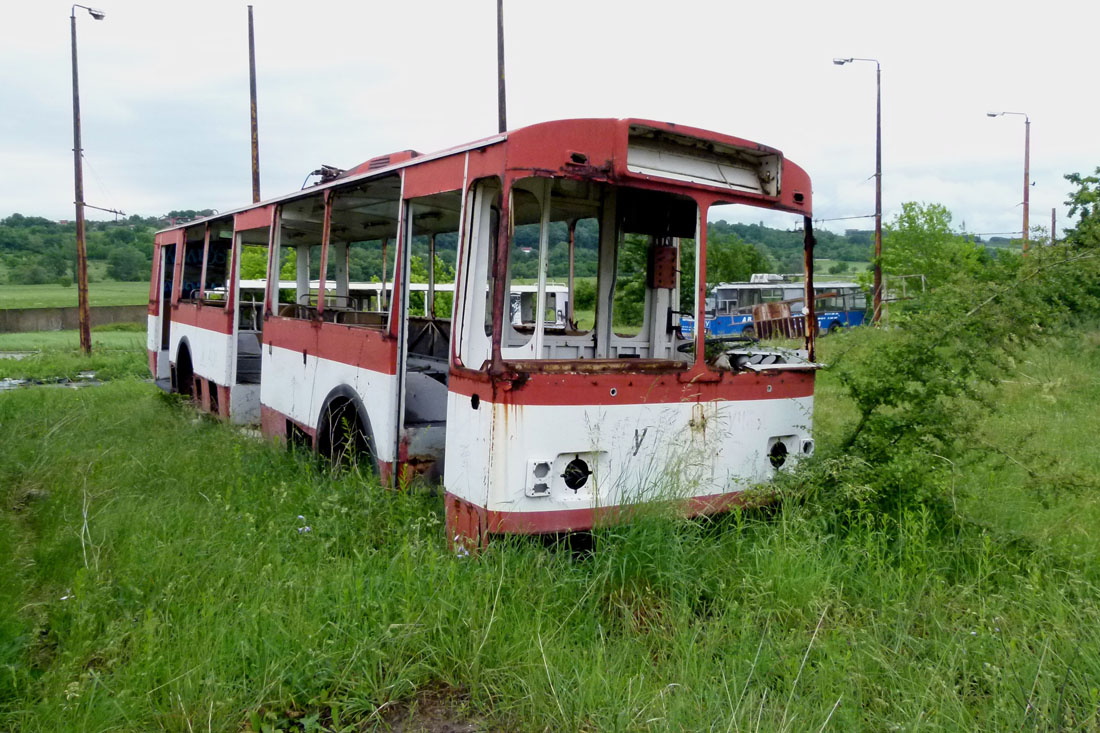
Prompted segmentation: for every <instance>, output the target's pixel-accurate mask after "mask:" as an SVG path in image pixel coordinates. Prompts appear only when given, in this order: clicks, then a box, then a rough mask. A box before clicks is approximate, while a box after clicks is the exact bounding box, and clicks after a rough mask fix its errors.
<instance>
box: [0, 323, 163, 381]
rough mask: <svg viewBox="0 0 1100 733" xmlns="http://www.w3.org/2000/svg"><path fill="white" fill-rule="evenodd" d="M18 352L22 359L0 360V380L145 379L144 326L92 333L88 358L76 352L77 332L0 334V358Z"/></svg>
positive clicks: (121, 326)
mask: <svg viewBox="0 0 1100 733" xmlns="http://www.w3.org/2000/svg"><path fill="white" fill-rule="evenodd" d="M3 352H18V353H21V354H25V356H23V358H20V359H12V358H0V379H4V378H8V379H50V378H54V377H64V378H67V379H76V378H77V375H79V374H80V373H81V372H95V374H96V378H98V379H101V380H104V379H118V378H120V377H128V376H132V377H139V378H144V377H147V376H148V372H149V366H148V361H147V359H146V355H145V326H144V324H113V325H110V326H103V327H99V328H95V329H92V354H91V356H85V355H84V354H83V353H82V352H81V351H80V333H79V332H77V331H38V332H32V333H0V354H2V353H3Z"/></svg>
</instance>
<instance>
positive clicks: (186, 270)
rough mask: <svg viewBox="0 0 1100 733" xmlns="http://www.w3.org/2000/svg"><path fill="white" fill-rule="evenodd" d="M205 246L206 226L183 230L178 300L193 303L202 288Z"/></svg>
mask: <svg viewBox="0 0 1100 733" xmlns="http://www.w3.org/2000/svg"><path fill="white" fill-rule="evenodd" d="M205 244H206V226H196V227H190V228H188V229H186V230H184V240H183V272H182V273H181V275H180V300H184V301H193V300H194V299H196V298H198V296H199V288H200V287H202V253H203V247H204V246H205Z"/></svg>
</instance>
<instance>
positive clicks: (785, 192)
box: [157, 118, 811, 234]
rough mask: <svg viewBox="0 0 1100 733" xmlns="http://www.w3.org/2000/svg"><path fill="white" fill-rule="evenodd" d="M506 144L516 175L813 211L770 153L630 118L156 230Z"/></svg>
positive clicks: (576, 123)
mask: <svg viewBox="0 0 1100 733" xmlns="http://www.w3.org/2000/svg"><path fill="white" fill-rule="evenodd" d="M506 141H508V142H509V144H510V150H509V152H508V154H507V155H508V161H507V163H506V167H508V168H514V169H516V170H519V171H524V170H526V171H530V172H531V173H532V174H533V173H534V172H536V171H538V172H540V173H545V172H550V173H561V174H562V175H574V176H582V177H583V176H591V177H594V178H604V179H607V180H612V181H615V182H619V183H623V182H626V181H630V180H632V181H637V182H646V181H649V182H655V183H657V182H663V183H665V184H666V185H667V184H671V185H675V186H686V187H692V188H699V189H703V190H709V191H712V192H715V191H719V192H720V191H726V192H728V194H729V196H730V198H731V199H735V200H737V201H740V202H745V203H754V204H758V205H760V206H763V207H765V208H771V209H778V210H781V211H789V212H791V213H798V214H804V215H810V213H811V206H810V199H811V187H810V180H809V176H807V175H806V173H805V171H803V170H802V169H801V168H800V167H799V166H798V165H796V164H795V163H793V162H791V161H789V160H786V159H785V158H784V157H783V153H782V152H781V151H779V150H777V149H775V148H771V147H768V146H765V145H761V144H759V143H754V142H752V141H749V140H745V139H743V138H738V137H733V136H731V135H725V134H722V133H718V132H712V131H709V130H703V129H699V128H695V127H686V126H683V125H677V124H675V123H671V122H658V121H654V120H645V119H634V118H624V119H567V120H554V121H550V122H540V123H536V124H534V125H529V126H527V127H522V128H518V129H516V130H510V131H508V132H505V133H501V134H499V135H494V136H491V137H486V138H482V139H480V140H475V141H473V142H470V143H466V144H464V145H458V146H456V147H452V148H446V149H444V150H440V151H438V152H435V153H428V154H425V155H417V156H415V157H404V156H394V157H395V161H394V162H393V163H391V164H389V165H384V166H379V167H377V168H375V169H374V170H369V166H368V170H365V171H363V172H361V173H354V174H352V175H346V174H345V175H344V176H343V177H337V178H334V179H333V180H331V181H327V182H324V183H320V184H318V185H315V186H311V187H309V188H306V189H302V190H300V191H292V192H290V193H286V194H283V195H281V196H276V197H274V198H270V199H265V200H264V201H260V202H257V203H252V204H247V205H244V206H240V207H237V208H235V209H231V210H229V211H225V212H219V213H217V214H214V215H211V216H207V217H203V218H200V219H195V220H192V221H189V222H185V223H180V224H176V225H175V226H171V227H166V228H164V229H161V230H159V231H158V232H157V233H158V234H161V233H164V232H171V231H177V230H182V229H188V228H191V227H194V226H197V225H200V224H204V223H206V222H209V221H214V220H218V219H225V218H227V217H230V216H234V215H236V214H240V213H243V212H247V211H252V210H256V209H263V208H265V207H269V206H272V205H274V204H278V203H282V202H285V201H290V200H294V199H296V198H301V197H304V196H309V195H313V194H316V193H318V192H321V191H324V190H326V189H330V188H333V187H342V186H345V185H347V184H349V183H354V182H356V181H360V180H365V179H368V178H375V177H381V176H385V175H387V174H392V173H393V172H395V171H397V170H400V169H403V168H408V167H412V166H421V165H423V164H425V163H429V162H431V161H433V160H437V159H440V158H446V157H448V156H452V155H458V154H461V153H466V152H469V151H473V150H482V149H485V148H489V147H492V146H496V145H500V144H502V143H504V142H506ZM563 155H564V158H563ZM362 167H363V166H358V167H357V168H355V169H353V170H360V169H362ZM787 184H789V185H787Z"/></svg>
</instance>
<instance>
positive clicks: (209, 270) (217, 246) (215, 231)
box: [202, 219, 233, 308]
mask: <svg viewBox="0 0 1100 733" xmlns="http://www.w3.org/2000/svg"><path fill="white" fill-rule="evenodd" d="M207 228H208V231H209V237H208V239H207V244H206V252H205V254H204V256H203V262H204V267H205V269H204V271H203V281H202V302H203V305H213V306H217V307H219V308H224V307H225V304H226V302H227V301H228V300H229V262H230V259H231V258H232V254H233V220H232V219H218V220H216V221H212V222H210V224H209V225H208V227H207Z"/></svg>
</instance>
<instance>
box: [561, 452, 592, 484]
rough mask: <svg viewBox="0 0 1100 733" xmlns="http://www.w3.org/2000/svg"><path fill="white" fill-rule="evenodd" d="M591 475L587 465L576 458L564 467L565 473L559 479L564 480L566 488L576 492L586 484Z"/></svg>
mask: <svg viewBox="0 0 1100 733" xmlns="http://www.w3.org/2000/svg"><path fill="white" fill-rule="evenodd" d="M591 475H592V471H591V470H590V469H589V468H588V463H586V462H585V460H584V459H583V458H581V457H580V456H577V457H576V458H574V459H573V460H571V461H569V463H568V465H566V467H565V473H563V474H562V475H561V477H562V478H563V479H564V480H565V485H566V486H568V487H569V488H571V489H573V491H576V490H577V489H579V488H581V487H582V486H584V485H585V484H586V483H588V477H589V476H591Z"/></svg>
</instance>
